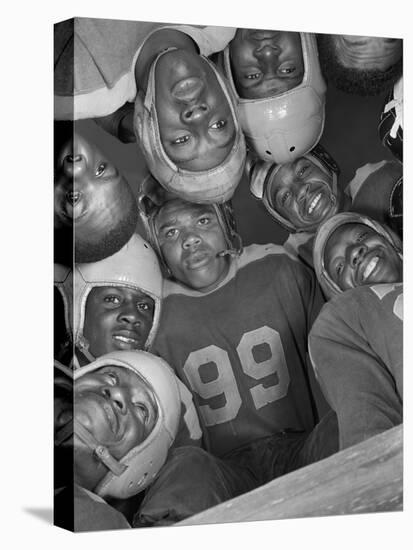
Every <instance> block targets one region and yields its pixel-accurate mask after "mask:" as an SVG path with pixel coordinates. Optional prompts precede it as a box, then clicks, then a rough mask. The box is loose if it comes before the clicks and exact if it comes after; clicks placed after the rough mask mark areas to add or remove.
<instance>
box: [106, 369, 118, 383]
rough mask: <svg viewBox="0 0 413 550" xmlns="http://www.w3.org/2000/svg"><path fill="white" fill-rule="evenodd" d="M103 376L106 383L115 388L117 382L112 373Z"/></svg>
mask: <svg viewBox="0 0 413 550" xmlns="http://www.w3.org/2000/svg"><path fill="white" fill-rule="evenodd" d="M105 375H106V379H107V380H108V383H109V384H110V385H111V386H116V384H118V382H119V380H118V377H117V376H116V374H115V373H114V372H105Z"/></svg>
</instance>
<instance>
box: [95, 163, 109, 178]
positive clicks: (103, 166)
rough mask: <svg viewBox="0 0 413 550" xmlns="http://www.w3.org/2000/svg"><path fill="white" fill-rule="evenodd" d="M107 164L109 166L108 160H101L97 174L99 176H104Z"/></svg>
mask: <svg viewBox="0 0 413 550" xmlns="http://www.w3.org/2000/svg"><path fill="white" fill-rule="evenodd" d="M106 166H107V164H106V162H101V163H100V164H99V166H98V167H97V168H96V171H95V176H96V177H98V178H99V177H100V176H102V175H103V174H104V173H105V170H106Z"/></svg>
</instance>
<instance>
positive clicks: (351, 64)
mask: <svg viewBox="0 0 413 550" xmlns="http://www.w3.org/2000/svg"><path fill="white" fill-rule="evenodd" d="M332 40H333V44H334V48H335V53H336V56H337V60H338V61H339V62H340V63H341V64H342V65H343V66H344V67H347V68H350V69H362V70H370V69H375V70H380V71H385V70H387V69H388V68H389V67H391V66H392V65H394V64H395V63H397V61H398V60H399V59H400V57H401V55H402V41H401V40H400V39H396V38H383V37H374V36H352V35H348V34H343V35H340V34H338V35H333V36H332Z"/></svg>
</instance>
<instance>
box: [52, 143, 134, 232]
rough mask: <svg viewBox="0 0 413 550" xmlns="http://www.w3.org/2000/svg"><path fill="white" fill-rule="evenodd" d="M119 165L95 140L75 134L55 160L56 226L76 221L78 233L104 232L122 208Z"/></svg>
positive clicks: (124, 183)
mask: <svg viewBox="0 0 413 550" xmlns="http://www.w3.org/2000/svg"><path fill="white" fill-rule="evenodd" d="M123 185H127V183H126V181H125V180H124V179H123V178H122V177H121V175H120V174H119V172H118V170H117V168H116V166H115V165H114V164H113V163H111V162H110V161H109V160H108V159H107V158H106V157H105V155H104V154H103V153H102V152H101V151H100V150H99V149H98V148H97V147H96V146H95V145H93V144H92V143H89V142H88V141H87V140H86V139H85V138H83V137H82V136H81V135H79V134H75V135H74V136H73V139H70V140H69V141H68V142H67V143H66V144H65V145H64V146H63V148H62V149H61V151H60V153H59V155H58V158H57V160H56V176H55V189H54V191H55V193H54V206H55V226H56V227H61V226H66V225H70V226H73V224H75V231H76V233H79V232H85V234H87V233H90V232H98V231H103V232H105V228H106V227H107V226H109V227H112V226H113V219H114V218H115V219H118V217H119V212H120V211H121V210H122V204H120V202H121V200H120V196H121V194H120V193H119V189H120V187H122V186H123Z"/></svg>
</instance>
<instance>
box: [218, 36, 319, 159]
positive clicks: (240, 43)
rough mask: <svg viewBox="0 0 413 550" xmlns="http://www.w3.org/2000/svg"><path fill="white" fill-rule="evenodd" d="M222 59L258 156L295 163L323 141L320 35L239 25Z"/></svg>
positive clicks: (248, 136)
mask: <svg viewBox="0 0 413 550" xmlns="http://www.w3.org/2000/svg"><path fill="white" fill-rule="evenodd" d="M223 64H224V70H225V75H226V76H227V78H228V80H229V82H230V85H231V89H232V92H233V93H234V95H235V97H236V98H237V104H238V113H239V119H240V123H241V126H242V129H243V131H244V133H245V136H246V139H247V142H248V145H249V147H250V148H251V149H252V151H254V152H255V154H256V155H257V156H258V157H259V158H261V159H262V160H264V161H268V162H277V163H285V162H291V161H293V160H294V159H296V158H298V157H300V156H302V155H304V154H306V153H307V152H308V151H310V149H312V148H313V147H314V146H315V145H316V144H317V143H318V141H319V139H320V137H321V134H322V132H323V128H324V108H325V92H326V85H325V82H324V80H323V77H322V74H321V69H320V65H319V62H318V53H317V44H316V38H315V35H313V34H309V33H296V32H286V31H277V30H262V29H242V28H240V29H237V32H236V34H235V37H234V38H233V39H232V40H231V42H230V43H229V44H228V46H227V47H226V48H225V50H224V52H223Z"/></svg>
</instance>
